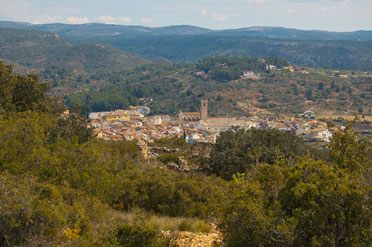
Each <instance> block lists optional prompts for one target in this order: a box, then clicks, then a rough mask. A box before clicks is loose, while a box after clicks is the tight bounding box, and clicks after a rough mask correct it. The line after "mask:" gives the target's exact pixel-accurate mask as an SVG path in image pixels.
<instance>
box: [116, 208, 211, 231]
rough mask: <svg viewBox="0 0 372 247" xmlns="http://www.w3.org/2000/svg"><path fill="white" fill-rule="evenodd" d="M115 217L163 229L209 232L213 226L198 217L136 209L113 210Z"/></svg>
mask: <svg viewBox="0 0 372 247" xmlns="http://www.w3.org/2000/svg"><path fill="white" fill-rule="evenodd" d="M112 216H113V218H115V219H116V220H117V221H119V222H122V223H126V224H145V225H148V226H151V227H154V228H157V229H159V230H161V231H188V232H195V233H209V232H210V231H211V226H210V225H209V224H207V223H205V222H204V221H202V220H200V219H198V218H184V217H176V218H174V217H165V216H158V215H154V214H150V213H148V212H144V211H143V210H139V209H134V210H132V211H130V212H118V211H113V212H112Z"/></svg>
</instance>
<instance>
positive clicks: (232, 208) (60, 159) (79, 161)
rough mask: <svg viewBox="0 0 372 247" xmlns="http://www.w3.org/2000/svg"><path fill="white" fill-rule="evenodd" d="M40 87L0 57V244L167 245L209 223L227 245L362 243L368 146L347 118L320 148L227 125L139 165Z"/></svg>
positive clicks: (132, 146) (367, 237) (367, 214)
mask: <svg viewBox="0 0 372 247" xmlns="http://www.w3.org/2000/svg"><path fill="white" fill-rule="evenodd" d="M47 90H48V85H47V84H44V83H40V82H39V81H38V77H37V76H36V75H18V74H16V73H14V71H13V69H12V67H11V66H5V65H4V64H3V63H0V96H1V97H0V150H1V151H0V245H1V246H22V247H31V246H46V247H49V246H50V247H52V246H53V247H54V246H61V247H70V246H90V247H94V246H97V247H98V246H107V247H120V246H126V247H139V246H143V247H168V246H169V247H171V246H172V247H175V246H177V245H176V243H175V239H177V237H178V232H179V231H185V230H186V231H194V232H209V231H210V230H211V226H210V223H215V224H217V225H218V228H219V229H220V230H221V231H222V233H223V237H224V241H223V246H228V247H247V246H279V247H288V246H289V247H297V246H300V247H305V246H309V245H311V246H345V247H346V246H365V247H367V246H371V244H372V230H371V229H372V207H371V205H372V201H371V196H370V195H371V192H372V184H371V171H372V157H371V154H372V143H371V141H370V140H369V139H363V140H360V139H359V137H358V136H357V135H356V134H355V133H354V132H353V130H352V128H351V125H349V126H348V127H346V128H345V129H344V130H343V131H340V132H338V133H336V134H335V136H334V137H333V138H332V140H331V143H330V144H329V145H327V146H326V147H324V149H323V150H318V149H313V148H311V147H308V146H306V145H305V144H304V143H303V141H302V139H300V138H299V137H296V136H294V135H292V134H288V133H284V132H280V131H279V130H274V129H271V130H256V129H250V130H243V129H231V130H228V131H226V132H223V133H222V135H221V137H220V139H219V141H218V142H217V144H216V145H214V146H213V147H212V152H211V157H210V158H203V157H201V159H200V160H199V161H197V163H195V164H192V165H195V166H198V164H199V167H200V169H199V170H197V171H195V172H194V173H183V172H175V171H171V170H168V169H167V168H166V167H165V166H164V165H163V164H162V162H163V161H162V159H158V160H155V159H150V160H146V161H143V157H141V156H139V155H138V154H139V153H138V151H137V143H136V142H128V141H121V142H109V141H103V140H98V139H96V138H94V137H92V132H91V129H89V128H88V127H87V126H88V125H87V124H88V122H87V121H86V119H85V118H84V117H83V116H80V115H78V114H77V113H76V112H72V113H71V114H69V115H61V113H62V112H63V110H64V107H63V105H61V104H60V103H58V102H57V101H55V99H53V98H50V96H48V95H47V94H46V92H47ZM171 141H172V145H175V146H177V147H179V150H180V151H178V152H182V155H185V156H187V155H186V154H184V153H186V152H188V148H189V146H188V145H187V144H186V143H185V141H184V140H183V139H178V140H177V141H174V140H171ZM169 142H170V140H163V141H160V142H159V144H169ZM299 147H301V148H299ZM173 155H180V154H179V153H173ZM189 162H192V161H189ZM164 231H170V233H171V234H164Z"/></svg>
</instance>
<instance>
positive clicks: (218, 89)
mask: <svg viewBox="0 0 372 247" xmlns="http://www.w3.org/2000/svg"><path fill="white" fill-rule="evenodd" d="M269 65H276V66H277V67H278V68H282V69H281V70H280V71H278V70H270V69H267V66H269ZM286 65H288V62H286V61H285V60H282V59H277V58H272V57H265V62H262V60H261V62H260V60H259V59H256V58H248V57H243V58H239V57H214V58H208V59H205V60H202V61H200V62H199V63H197V64H194V65H182V64H178V65H170V66H168V65H151V66H144V67H141V68H137V69H136V70H135V71H132V72H129V73H114V74H110V75H106V77H105V76H104V78H106V79H105V81H107V83H106V84H104V85H102V87H100V88H99V89H97V90H91V91H89V92H81V93H77V94H72V95H69V96H68V97H67V98H66V100H67V101H66V102H67V103H68V104H69V105H81V106H85V105H86V106H89V108H90V110H92V111H103V110H111V109H119V108H123V107H128V106H129V105H132V104H140V103H141V100H139V99H141V98H152V99H153V101H152V102H151V103H149V104H148V105H149V106H150V107H151V108H152V113H153V114H171V115H172V114H177V113H178V111H179V110H182V111H198V110H199V107H200V105H199V103H200V100H201V99H205V98H209V100H210V102H211V104H209V105H210V107H209V112H210V115H211V116H231V117H234V116H239V115H240V116H241V115H243V116H246V115H250V114H252V115H253V114H257V113H258V112H262V113H267V112H271V113H279V114H286V113H291V114H301V113H303V112H304V111H306V110H308V109H312V110H314V111H316V113H317V114H321V113H323V114H326V115H327V114H349V115H354V114H356V113H359V114H365V115H370V114H371V109H372V104H371V98H372V93H371V92H372V91H371V83H372V78H371V76H369V75H366V76H365V75H363V74H362V72H360V71H337V72H335V71H333V70H324V69H312V68H298V71H296V72H290V71H288V70H286V69H283V67H285V66H286ZM243 71H253V72H254V73H255V75H256V76H254V77H251V78H244V76H243ZM341 74H345V75H347V77H340V75H341Z"/></svg>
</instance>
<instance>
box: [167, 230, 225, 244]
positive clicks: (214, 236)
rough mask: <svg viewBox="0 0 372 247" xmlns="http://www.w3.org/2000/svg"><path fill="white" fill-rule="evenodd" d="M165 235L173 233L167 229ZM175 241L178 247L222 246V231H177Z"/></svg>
mask: <svg viewBox="0 0 372 247" xmlns="http://www.w3.org/2000/svg"><path fill="white" fill-rule="evenodd" d="M164 234H165V235H168V236H170V235H172V234H173V235H174V233H172V232H170V231H168V232H165V233H164ZM176 235H177V237H176V243H177V245H178V246H179V247H216V246H222V233H221V232H218V231H213V232H211V233H193V232H178V233H177V234H176Z"/></svg>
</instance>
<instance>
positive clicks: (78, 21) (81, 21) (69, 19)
mask: <svg viewBox="0 0 372 247" xmlns="http://www.w3.org/2000/svg"><path fill="white" fill-rule="evenodd" d="M66 20H67V23H69V24H84V23H88V22H89V20H88V17H86V16H85V17H76V16H70V17H67V19H66Z"/></svg>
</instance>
